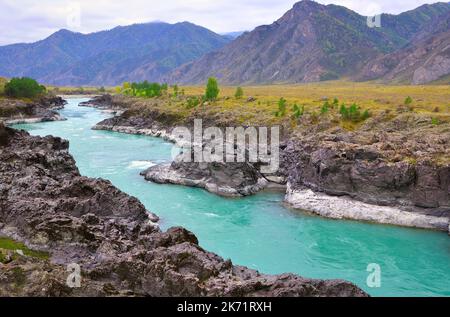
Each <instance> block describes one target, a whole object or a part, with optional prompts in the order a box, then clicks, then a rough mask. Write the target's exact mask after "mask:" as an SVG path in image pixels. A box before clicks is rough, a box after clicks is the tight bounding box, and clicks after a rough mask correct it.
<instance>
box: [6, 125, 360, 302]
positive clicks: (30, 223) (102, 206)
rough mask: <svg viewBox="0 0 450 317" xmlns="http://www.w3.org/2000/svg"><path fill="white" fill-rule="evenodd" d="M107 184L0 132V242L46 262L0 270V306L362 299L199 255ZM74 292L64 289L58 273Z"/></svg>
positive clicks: (32, 141) (345, 286) (51, 149)
mask: <svg viewBox="0 0 450 317" xmlns="http://www.w3.org/2000/svg"><path fill="white" fill-rule="evenodd" d="M157 221H158V218H157V217H156V216H155V215H152V214H151V213H149V212H148V211H147V210H146V209H145V207H144V206H143V205H142V204H141V203H140V202H139V201H138V200H137V199H136V198H133V197H130V196H128V195H126V194H124V193H123V192H121V191H119V190H118V189H117V188H115V187H114V186H112V185H111V183H109V182H107V181H104V180H100V179H89V178H85V177H82V176H80V174H79V172H78V170H77V168H76V166H75V161H74V159H73V158H72V157H71V156H70V154H69V153H68V142H67V141H64V140H61V139H59V138H54V137H46V138H39V137H31V136H29V135H28V134H27V133H26V132H23V131H22V132H19V131H15V130H12V129H9V128H5V127H4V126H3V125H0V235H4V236H8V237H11V238H14V239H16V240H19V241H22V242H25V243H26V244H27V246H28V247H30V248H34V249H37V250H43V251H48V252H50V253H51V259H50V261H48V260H44V259H36V258H30V257H27V256H18V257H16V258H15V259H12V261H10V262H8V263H6V264H2V263H0V267H1V272H2V274H1V275H0V295H2V296H17V295H19V296H366V294H365V293H364V292H363V291H361V290H360V289H359V288H358V287H356V286H354V285H353V284H351V283H348V282H345V281H337V280H336V281H321V280H309V279H304V278H301V277H298V276H295V275H292V274H285V275H280V276H268V275H263V274H260V273H258V272H256V271H253V270H250V269H247V268H244V267H239V266H233V265H232V263H231V261H225V260H223V259H222V258H220V257H218V256H217V255H214V254H212V253H209V252H207V251H205V250H203V249H202V248H201V247H200V246H199V245H198V241H197V238H196V237H195V236H194V235H193V234H192V233H190V232H188V231H187V230H185V229H183V228H172V229H170V230H168V231H167V232H162V231H161V230H160V229H159V228H158V226H157V225H156V222H157ZM69 263H78V264H79V265H81V268H82V276H83V279H82V284H81V285H82V287H81V288H75V289H72V288H69V287H68V286H67V285H66V279H67V274H68V273H67V271H66V265H67V264H69Z"/></svg>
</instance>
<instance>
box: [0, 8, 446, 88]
mask: <svg viewBox="0 0 450 317" xmlns="http://www.w3.org/2000/svg"><path fill="white" fill-rule="evenodd" d="M449 74H450V3H448V2H447V3H444V2H441V3H435V4H432V5H423V6H421V7H419V8H417V9H415V10H411V11H408V12H404V13H402V14H399V15H391V14H383V15H381V27H369V26H368V24H367V17H365V16H362V15H360V14H358V13H356V12H354V11H351V10H349V9H347V8H345V7H342V6H337V5H321V4H319V3H316V2H314V1H310V0H303V1H301V2H298V3H296V4H295V5H294V6H293V8H292V9H291V10H289V11H288V12H286V13H285V14H284V15H283V16H282V17H281V18H280V19H278V20H277V21H275V22H274V23H273V24H271V25H263V26H259V27H257V28H255V29H254V30H253V31H251V32H233V33H229V34H224V35H218V34H216V33H214V32H212V31H210V30H208V29H205V28H203V27H200V26H197V25H194V24H191V23H188V22H183V23H177V24H167V23H159V22H158V23H148V24H136V25H131V26H125V27H117V28H114V29H112V30H109V31H103V32H97V33H92V34H86V35H85V34H81V33H73V32H70V31H67V30H61V31H59V32H57V33H55V34H53V35H51V36H50V37H48V38H47V39H45V40H42V41H39V42H36V43H32V44H15V45H8V46H3V47H0V76H5V77H13V76H29V77H33V78H36V79H37V80H39V81H40V82H43V83H46V84H55V85H117V84H120V83H122V82H124V81H140V80H149V81H160V82H168V83H178V84H200V83H204V82H205V81H206V80H207V78H208V77H211V76H214V77H217V78H218V79H219V81H220V82H221V83H222V84H240V85H243V84H273V83H302V82H317V81H326V80H333V79H342V78H345V79H350V80H355V81H366V80H382V81H386V82H395V83H412V84H424V83H429V82H433V81H437V80H442V79H444V80H447V81H448V78H449V77H450V76H449Z"/></svg>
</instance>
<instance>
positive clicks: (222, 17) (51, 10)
mask: <svg viewBox="0 0 450 317" xmlns="http://www.w3.org/2000/svg"><path fill="white" fill-rule="evenodd" d="M295 2H296V1H295V0H214V1H211V0H164V1H148V0H147V1H146V0H127V1H123V0H94V1H92V0H40V1H35V0H0V27H1V29H2V32H1V33H0V45H5V44H10V43H16V42H32V41H36V40H40V39H43V38H45V37H46V36H48V35H50V34H51V33H53V32H55V31H57V30H59V29H62V28H67V29H71V30H73V31H78V32H83V33H89V32H94V31H100V30H104V29H111V28H113V27H115V26H117V25H129V24H133V23H143V22H149V21H155V20H158V21H166V22H170V23H175V22H180V21H190V22H193V23H196V24H198V25H202V26H205V27H207V28H209V29H211V30H213V31H216V32H219V33H223V32H231V31H239V30H251V29H253V28H254V27H256V26H258V25H261V24H270V23H272V22H273V21H275V20H276V19H278V18H279V17H280V16H281V15H283V13H285V12H286V11H287V10H289V9H290V8H291V7H292V6H293V4H294V3H295ZM318 2H320V3H323V4H330V3H334V4H338V5H344V6H346V7H348V8H350V9H352V10H355V11H357V12H359V13H361V14H364V15H374V14H377V13H380V12H386V13H400V12H402V11H406V10H410V9H413V8H415V7H418V6H420V5H422V4H424V3H433V2H436V1H433V0H405V1H392V0H366V1H361V0H318ZM78 4H79V7H80V8H81V15H80V18H81V19H80V21H79V22H80V23H79V24H78V23H74V22H77V20H76V17H74V14H76V8H77V5H78Z"/></svg>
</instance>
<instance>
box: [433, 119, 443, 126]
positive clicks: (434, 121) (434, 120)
mask: <svg viewBox="0 0 450 317" xmlns="http://www.w3.org/2000/svg"><path fill="white" fill-rule="evenodd" d="M431 124H432V125H439V124H441V121H439V119H438V118H432V119H431Z"/></svg>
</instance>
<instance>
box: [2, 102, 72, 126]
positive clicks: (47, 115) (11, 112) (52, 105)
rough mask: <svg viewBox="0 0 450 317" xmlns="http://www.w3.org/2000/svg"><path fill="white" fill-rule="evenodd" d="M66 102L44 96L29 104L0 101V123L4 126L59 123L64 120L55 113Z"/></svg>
mask: <svg viewBox="0 0 450 317" xmlns="http://www.w3.org/2000/svg"><path fill="white" fill-rule="evenodd" d="M65 104H66V101H65V100H64V99H62V98H60V97H52V96H45V97H42V98H40V99H39V100H36V101H34V102H31V103H26V102H23V101H21V100H16V99H1V100H0V121H1V120H3V121H4V122H5V123H6V124H8V125H10V124H19V123H37V122H47V121H61V120H64V118H63V117H62V116H61V115H60V114H59V113H58V112H57V110H60V109H62V108H63V107H64V105H65Z"/></svg>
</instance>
